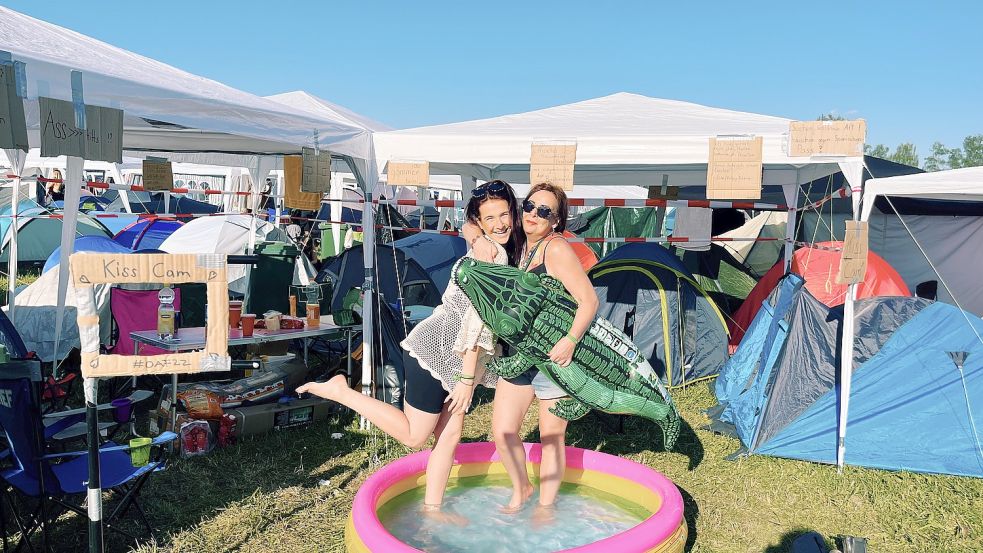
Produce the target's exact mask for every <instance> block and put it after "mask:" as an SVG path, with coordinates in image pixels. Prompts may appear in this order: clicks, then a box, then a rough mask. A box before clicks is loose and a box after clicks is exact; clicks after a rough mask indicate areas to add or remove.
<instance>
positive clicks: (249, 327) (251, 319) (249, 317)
mask: <svg viewBox="0 0 983 553" xmlns="http://www.w3.org/2000/svg"><path fill="white" fill-rule="evenodd" d="M241 322H242V335H243V336H252V335H253V327H255V326H256V315H255V314H253V313H243V314H242V318H241Z"/></svg>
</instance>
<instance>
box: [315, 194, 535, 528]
mask: <svg viewBox="0 0 983 553" xmlns="http://www.w3.org/2000/svg"><path fill="white" fill-rule="evenodd" d="M465 215H466V217H467V220H468V221H469V222H470V223H471V224H472V225H474V226H475V227H476V228H477V229H479V231H480V234H479V235H478V236H477V237H476V238H475V241H480V242H484V243H486V244H487V246H488V248H489V249H490V250H491V251H492V252H494V253H493V255H492V256H491V259H490V261H492V262H495V263H499V264H502V265H504V264H506V263H510V262H512V263H514V260H515V259H516V258H517V257H518V253H519V248H520V247H521V246H519V244H520V243H521V239H522V233H521V232H520V231H518V230H517V229H516V228H515V227H514V226H513V225H514V223H515V222H517V221H518V220H519V208H518V201H517V200H516V197H515V192H513V191H512V187H510V186H509V185H508V184H506V183H505V182H502V181H492V182H490V183H488V184H486V185H483V186H481V187H478V188H476V189H475V190H474V192H473V194H472V196H471V199H470V201H468V204H467V207H466V208H465ZM473 244H474V241H473V242H472V246H473ZM472 252H473V249H472ZM472 252H468V255H469V256H470V255H471V254H472ZM401 345H402V347H403V349H405V350H406V352H407V355H404V356H403V361H404V384H403V387H404V390H403V410H402V411H400V410H399V409H397V408H396V407H394V406H392V405H390V404H388V403H386V402H383V401H379V400H377V399H374V398H372V397H369V396H366V395H363V394H362V393H360V392H357V391H355V390H353V389H351V388H349V387H348V383H347V382H346V381H345V376H344V375H338V376H335V377H334V378H332V379H331V380H329V381H327V382H321V383H319V382H308V383H307V384H304V385H302V386H300V387H299V388H297V392H298V393H305V392H307V393H312V394H314V395H317V396H320V397H323V398H325V399H330V400H332V401H337V402H338V403H341V404H342V405H345V406H347V407H349V408H351V409H353V410H354V411H356V412H357V413H359V414H360V415H362V416H363V417H365V418H367V419H368V420H369V421H370V422H372V424H374V425H376V426H377V427H379V429H380V430H382V431H383V432H385V433H386V434H389V435H390V436H392V437H393V438H395V439H397V440H399V441H400V442H402V443H403V444H404V445H406V446H407V447H410V448H413V449H418V448H421V447H423V446H424V445H425V444H426V443H427V441H428V440H429V439H430V436H431V435H433V436H434V437H435V438H436V443H435V444H434V447H433V451H432V452H431V454H430V459H429V461H428V462H427V483H426V492H425V496H424V512H427V513H435V514H437V516H441V515H439V512H440V505H441V503H442V502H443V497H444V490H445V488H446V486H447V478H448V476H449V474H450V469H451V465H452V464H453V461H454V450H455V449H456V448H457V444H458V443H459V442H460V440H461V430H462V428H463V426H464V413H465V412H466V411H467V410H468V408H469V407H470V405H471V398H472V394H473V393H474V387H475V385H476V384H479V383H480V384H482V385H484V386H485V387H489V388H493V387H494V386H495V383H496V380H497V377H496V376H495V375H494V374H492V373H490V372H489V373H486V372H485V364H486V363H487V362H488V361H490V360H491V357H492V356H493V355H494V354H495V340H494V337H493V336H492V334H491V331H490V330H489V329H488V328H487V327H485V325H484V324H483V323H482V322H481V318H480V317H479V316H478V313H477V312H476V311H475V310H474V308H473V307H471V302H470V301H469V300H468V298H467V296H466V295H465V294H464V292H462V291H461V289H460V288H459V287H458V286H457V285H456V284H455V283H454V282H453V280H452V281H451V282H449V283H448V285H447V289H446V290H445V291H444V295H443V297H442V303H441V305H439V306H438V307H436V308H435V309H434V312H433V314H431V315H430V316H429V317H427V318H426V319H424V320H423V321H421V322H420V323H419V324H417V325H416V326H415V327H414V328H413V330H412V331H410V333H409V335H407V337H406V339H405V340H404V341H403V342H402V344H401ZM444 518H447V517H446V516H444Z"/></svg>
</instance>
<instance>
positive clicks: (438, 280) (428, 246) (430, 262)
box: [394, 232, 468, 290]
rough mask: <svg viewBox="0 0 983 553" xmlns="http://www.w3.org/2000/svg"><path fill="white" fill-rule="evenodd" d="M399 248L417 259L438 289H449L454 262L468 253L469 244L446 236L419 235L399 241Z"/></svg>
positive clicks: (455, 237)
mask: <svg viewBox="0 0 983 553" xmlns="http://www.w3.org/2000/svg"><path fill="white" fill-rule="evenodd" d="M394 244H395V245H396V247H397V248H399V249H400V250H403V253H405V254H406V255H408V256H410V257H411V258H413V259H415V260H416V262H417V263H419V264H420V266H421V267H423V269H424V270H425V271H426V272H428V273H430V278H432V279H433V283H434V284H436V285H437V288H440V289H441V290H446V289H447V283H448V282H449V281H450V278H451V268H452V267H453V266H454V262H456V261H457V260H458V259H461V258H462V257H464V254H466V253H468V244H467V242H466V241H465V240H464V239H463V238H459V237H457V236H447V235H444V234H430V233H422V232H421V233H418V234H413V235H410V236H407V237H406V238H402V239H400V240H397V241H396V242H395V243H394Z"/></svg>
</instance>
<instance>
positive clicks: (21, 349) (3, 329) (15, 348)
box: [0, 310, 27, 359]
mask: <svg viewBox="0 0 983 553" xmlns="http://www.w3.org/2000/svg"><path fill="white" fill-rule="evenodd" d="M0 344H3V345H4V346H5V347H6V348H7V355H8V356H9V357H10V358H12V359H20V358H24V357H27V347H25V346H24V341H23V340H22V339H21V337H20V334H19V333H18V332H17V329H16V328H14V324H13V323H11V322H10V319H8V318H7V313H6V312H4V311H3V310H0Z"/></svg>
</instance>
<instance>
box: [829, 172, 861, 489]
mask: <svg viewBox="0 0 983 553" xmlns="http://www.w3.org/2000/svg"><path fill="white" fill-rule="evenodd" d="M840 168H841V170H842V171H843V176H844V177H846V180H847V182H848V183H850V189H851V191H852V194H851V196H850V200H851V203H852V205H853V220H854V221H858V220H859V219H860V199H861V196H862V191H863V170H864V164H863V158H860V160H858V161H847V162H841V163H840ZM856 299H857V285H856V284H855V283H854V284H850V286H849V287H848V288H847V293H846V298H845V300H846V301H845V302H844V304H843V341H842V345H841V349H840V389H839V395H840V401H839V407H840V409H839V416H838V417H837V421H836V470H837V472H838V473H842V472H843V465H844V461H845V458H846V428H847V417H848V415H849V410H850V385H851V380H852V378H853V349H854V348H853V342H854V338H855V337H854V322H855V321H854V302H855V301H856Z"/></svg>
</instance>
